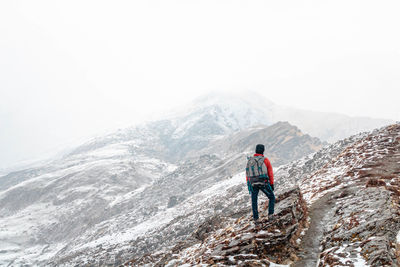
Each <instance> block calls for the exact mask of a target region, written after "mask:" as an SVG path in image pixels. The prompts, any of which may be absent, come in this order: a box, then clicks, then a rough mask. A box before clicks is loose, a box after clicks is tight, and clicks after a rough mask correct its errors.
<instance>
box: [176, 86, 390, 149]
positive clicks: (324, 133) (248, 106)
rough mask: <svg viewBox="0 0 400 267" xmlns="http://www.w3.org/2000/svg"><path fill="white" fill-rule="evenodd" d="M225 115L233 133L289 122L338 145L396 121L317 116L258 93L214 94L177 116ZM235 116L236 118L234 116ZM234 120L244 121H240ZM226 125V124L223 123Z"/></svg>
mask: <svg viewBox="0 0 400 267" xmlns="http://www.w3.org/2000/svg"><path fill="white" fill-rule="evenodd" d="M217 107H218V109H220V110H221V111H223V114H224V116H223V118H224V120H225V121H226V122H227V124H228V128H229V127H230V128H231V129H245V128H247V127H249V126H256V125H259V124H262V125H271V124H273V123H275V122H278V121H288V122H289V123H290V124H292V125H296V126H297V127H299V129H300V130H301V131H302V132H303V133H307V134H309V135H311V136H315V137H318V138H319V139H321V140H323V141H328V142H335V141H338V140H340V139H344V138H347V137H349V136H351V135H353V134H357V133H359V132H365V131H370V130H373V129H375V128H379V127H382V126H385V125H389V124H392V123H394V121H392V120H386V119H373V118H367V117H350V116H347V115H343V114H337V113H328V112H315V111H308V110H301V109H295V108H290V107H285V106H280V105H277V104H275V103H273V102H271V101H270V100H268V99H266V98H265V97H263V96H261V95H260V94H258V93H256V92H245V93H222V92H219V93H211V94H209V95H206V96H203V97H200V98H198V99H196V100H195V101H193V103H191V104H190V105H189V106H187V107H185V108H183V109H182V110H181V111H180V112H179V111H176V114H178V115H181V114H183V113H186V114H187V113H189V114H194V113H196V112H197V111H199V110H208V109H210V110H213V109H215V108H217ZM231 114H234V115H233V116H230V115H231ZM232 118H241V119H239V120H237V119H233V120H232ZM221 121H223V120H221Z"/></svg>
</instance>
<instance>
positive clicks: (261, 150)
mask: <svg viewBox="0 0 400 267" xmlns="http://www.w3.org/2000/svg"><path fill="white" fill-rule="evenodd" d="M264 149H265V148H264V145H262V144H258V145H257V146H256V153H257V154H264Z"/></svg>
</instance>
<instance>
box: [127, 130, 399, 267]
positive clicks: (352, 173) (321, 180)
mask: <svg viewBox="0 0 400 267" xmlns="http://www.w3.org/2000/svg"><path fill="white" fill-rule="evenodd" d="M298 186H299V187H300V190H301V191H302V193H303V194H302V195H303V196H304V200H305V201H306V203H307V206H308V208H307V210H305V208H304V207H299V206H298V204H296V203H301V202H302V201H303V200H302V199H303V198H302V197H301V196H299V197H298V201H299V202H296V201H295V200H292V204H288V203H286V202H285V204H284V203H281V202H279V201H278V203H277V215H278V218H277V219H276V220H275V221H273V222H269V221H267V220H266V219H265V218H263V215H261V220H262V224H261V226H260V227H258V228H254V227H252V226H251V223H250V222H249V221H250V220H249V219H250V217H251V209H250V202H249V199H248V197H246V192H245V191H246V188H245V186H244V185H242V184H237V185H232V186H231V187H229V188H228V189H227V190H228V191H229V192H236V193H235V194H233V195H229V196H228V197H225V194H226V191H223V192H220V194H218V195H216V196H214V197H213V199H214V201H215V202H220V201H222V202H223V203H224V204H225V205H226V206H227V207H230V209H226V210H224V211H223V212H220V213H218V214H216V215H215V218H219V220H216V219H214V220H212V221H209V225H210V226H209V227H205V226H204V225H202V226H200V227H199V228H198V229H197V230H196V231H195V232H194V233H198V232H200V233H202V235H201V236H198V235H196V234H194V235H192V238H191V239H188V240H186V241H185V242H183V243H180V244H177V245H176V246H175V247H174V248H172V249H171V250H169V251H168V250H167V251H165V252H163V253H160V254H159V255H156V254H155V255H152V257H141V258H136V259H133V260H131V261H129V262H128V263H127V265H128V266H142V265H143V264H148V265H149V266H152V265H157V264H158V265H160V266H163V265H167V266H180V265H182V264H187V263H189V264H198V263H200V264H201V263H203V264H215V263H219V264H220V265H221V266H229V265H232V264H233V265H237V264H239V265H240V264H241V266H246V264H254V265H255V266H269V264H271V262H278V263H284V264H293V266H398V264H399V262H400V257H399V255H400V249H399V248H400V246H399V245H398V243H399V241H398V235H399V234H398V233H399V231H400V124H395V125H391V126H388V127H384V128H381V129H378V130H374V131H372V132H370V133H362V134H359V135H356V136H352V137H351V138H348V139H345V140H342V141H340V142H337V143H335V144H332V145H330V146H328V147H325V148H323V149H322V150H320V151H318V152H316V153H313V154H311V155H308V156H306V157H304V158H302V159H300V160H297V161H294V162H292V163H289V164H287V165H284V166H281V167H280V168H279V169H278V170H277V171H276V186H275V187H276V195H277V199H286V198H287V197H288V196H287V194H288V192H289V194H292V193H291V192H293V191H290V188H296V187H298ZM292 190H295V189H292ZM288 205H289V206H288ZM260 206H264V209H265V208H266V206H265V205H260ZM300 206H301V205H300ZM230 210H234V211H235V213H234V214H236V215H240V214H243V215H242V216H240V217H239V218H238V219H237V220H236V218H237V217H235V216H233V215H234V214H231V213H230V212H229V211H230ZM307 213H308V214H309V219H308V223H307V224H306V225H307V228H306V229H303V228H302V227H303V226H304V217H303V215H302V214H307ZM225 216H226V217H227V218H226V217H225ZM302 229H303V230H304V231H302ZM299 233H300V234H299ZM292 235H293V236H294V237H295V238H294V239H293V238H292ZM296 238H297V239H296ZM276 239H279V240H280V242H276ZM249 240H251V242H250V241H249ZM282 244H283V245H282ZM286 252H287V253H286Z"/></svg>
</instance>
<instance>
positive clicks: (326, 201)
mask: <svg viewBox="0 0 400 267" xmlns="http://www.w3.org/2000/svg"><path fill="white" fill-rule="evenodd" d="M335 193H336V192H335ZM335 193H330V194H327V195H325V196H323V197H322V198H321V199H319V200H318V201H317V202H315V203H314V205H313V206H312V207H311V208H310V209H309V218H310V225H309V227H308V230H307V232H306V234H305V235H304V236H303V238H302V239H301V244H300V252H299V253H298V256H299V258H300V260H299V261H297V262H296V263H295V264H293V267H315V266H316V265H317V263H318V260H319V254H320V252H321V251H320V246H321V244H320V240H321V238H322V237H323V231H324V225H325V224H326V223H327V221H328V220H329V216H331V213H332V209H333V207H334V200H333V196H334V194H335Z"/></svg>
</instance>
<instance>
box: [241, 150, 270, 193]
mask: <svg viewBox="0 0 400 267" xmlns="http://www.w3.org/2000/svg"><path fill="white" fill-rule="evenodd" d="M248 159H249V160H248V161H247V166H246V176H247V177H249V180H250V183H251V185H252V186H256V185H260V186H263V185H265V180H267V181H269V178H268V168H267V166H266V165H265V163H264V157H263V156H256V157H250V158H248Z"/></svg>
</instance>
